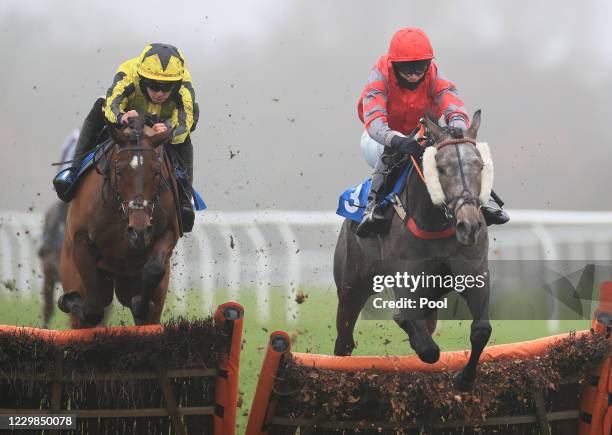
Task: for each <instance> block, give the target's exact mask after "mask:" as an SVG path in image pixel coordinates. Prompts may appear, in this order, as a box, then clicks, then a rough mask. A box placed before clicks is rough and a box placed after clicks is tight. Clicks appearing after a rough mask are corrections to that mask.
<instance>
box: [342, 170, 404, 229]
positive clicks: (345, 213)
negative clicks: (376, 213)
mask: <svg viewBox="0 0 612 435" xmlns="http://www.w3.org/2000/svg"><path fill="white" fill-rule="evenodd" d="M411 169H412V160H408V161H407V162H406V164H405V165H404V167H403V168H402V171H401V173H400V176H399V178H398V179H397V181H396V182H395V184H394V185H393V189H392V190H391V192H389V193H388V194H387V195H386V196H385V197H384V198H383V199H382V200H381V201H380V202H379V203H378V205H379V207H382V208H383V209H384V208H387V207H389V206H390V205H391V204H392V203H393V201H394V200H393V197H394V196H395V195H396V194H399V192H400V191H401V189H402V186H403V185H404V183H405V181H406V177H408V174H409V173H410V170H411ZM371 184H372V180H371V179H370V178H368V179H367V180H365V181H364V182H363V183H360V184H358V185H357V186H355V187H351V188H349V189H347V190H345V191H344V192H343V193H342V194H341V195H340V199H339V200H338V209H337V210H336V214H338V215H340V216H342V217H344V218H348V219H350V220H353V221H355V222H361V219H362V218H363V213H364V212H365V207H366V204H367V203H368V192H369V191H370V185H371Z"/></svg>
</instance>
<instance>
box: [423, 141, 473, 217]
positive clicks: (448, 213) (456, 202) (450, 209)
mask: <svg viewBox="0 0 612 435" xmlns="http://www.w3.org/2000/svg"><path fill="white" fill-rule="evenodd" d="M463 143H470V144H472V145H474V146H476V141H475V140H474V139H472V138H469V137H463V138H448V139H444V140H443V141H442V142H439V143H437V144H434V145H433V146H434V147H436V149H437V150H438V151H439V150H441V149H442V148H444V147H446V146H449V145H454V146H455V150H456V151H457V160H458V161H459V174H460V175H461V187H462V190H461V193H460V194H459V195H456V196H454V197H452V198H450V199H447V200H446V201H444V202H443V203H442V204H440V207H441V208H442V211H443V212H444V216H445V217H446V219H447V220H449V221H451V222H454V221H455V220H456V214H457V212H458V211H459V210H461V208H462V207H463V206H464V205H474V206H475V207H477V208H479V207H481V205H482V203H481V201H480V198H478V197H477V196H474V195H473V194H472V192H470V190H469V189H468V182H467V179H466V177H465V172H464V171H463V161H462V159H461V151H460V148H459V145H460V144H463Z"/></svg>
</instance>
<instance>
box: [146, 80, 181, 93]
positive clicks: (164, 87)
mask: <svg viewBox="0 0 612 435" xmlns="http://www.w3.org/2000/svg"><path fill="white" fill-rule="evenodd" d="M176 85H177V82H158V81H156V80H147V81H145V86H146V87H147V88H149V89H151V90H152V91H155V92H159V91H162V92H168V91H171V90H172V89H173V88H174V87H175V86H176Z"/></svg>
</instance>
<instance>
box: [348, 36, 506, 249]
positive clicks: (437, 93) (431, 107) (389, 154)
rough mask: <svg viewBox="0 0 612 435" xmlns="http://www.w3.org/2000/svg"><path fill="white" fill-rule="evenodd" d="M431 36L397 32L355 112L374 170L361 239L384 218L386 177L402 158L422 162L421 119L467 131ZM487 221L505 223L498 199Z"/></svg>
mask: <svg viewBox="0 0 612 435" xmlns="http://www.w3.org/2000/svg"><path fill="white" fill-rule="evenodd" d="M433 58H434V53H433V48H432V46H431V43H430V42H429V38H428V37H427V35H426V34H425V33H424V32H423V31H422V30H420V29H416V28H410V27H408V28H405V29H401V30H398V31H397V32H395V34H394V35H393V38H392V39H391V44H390V46H389V52H388V53H387V54H385V55H383V56H381V57H380V59H378V62H376V64H375V65H374V67H373V68H372V70H371V71H370V77H369V78H368V83H367V84H366V86H365V88H364V89H363V92H362V93H361V97H360V98H359V103H358V106H357V110H358V113H359V119H361V121H362V122H363V123H364V125H365V128H366V132H367V134H366V133H365V132H364V136H363V137H362V148H363V149H364V154H365V156H366V159H367V160H368V161H369V163H370V165H371V166H374V172H373V173H372V185H371V188H370V192H369V194H368V204H367V206H366V211H365V213H364V216H363V219H362V221H361V223H360V224H359V226H358V227H357V235H359V236H362V237H363V236H367V235H368V234H369V233H370V230H371V228H372V227H373V226H374V225H375V224H376V223H377V222H379V221H381V220H383V219H384V216H383V215H382V213H381V212H380V210H379V209H378V208H377V207H376V205H377V203H378V202H379V201H380V200H381V199H382V197H383V196H384V192H383V189H384V185H385V177H386V175H387V174H389V172H390V168H391V167H392V166H393V165H394V164H396V163H397V162H398V161H399V160H400V159H401V157H402V156H403V155H405V154H408V155H412V156H414V157H415V158H420V157H421V155H422V154H423V148H422V147H421V146H420V145H419V144H418V142H417V138H418V124H419V119H421V118H422V117H423V116H425V115H430V116H432V117H435V119H440V118H443V119H444V121H445V122H446V124H447V125H448V126H449V127H455V128H459V129H462V130H466V129H467V127H468V125H469V122H470V120H469V117H468V115H467V113H466V112H465V108H464V107H463V101H461V99H460V98H459V94H458V92H457V89H456V87H455V85H454V84H453V83H452V82H451V81H449V80H447V79H446V78H445V77H444V76H443V75H442V73H441V71H440V69H439V68H438V66H437V65H436V63H435V62H434V60H433ZM482 211H483V214H484V216H485V219H486V220H487V223H489V224H491V223H494V224H503V223H506V222H507V221H508V220H509V217H508V215H507V214H506V213H505V211H504V210H502V209H501V206H500V205H498V204H497V203H496V202H495V201H493V200H491V199H490V200H489V202H488V203H487V204H484V205H483V207H482Z"/></svg>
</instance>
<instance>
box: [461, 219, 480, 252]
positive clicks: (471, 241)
mask: <svg viewBox="0 0 612 435" xmlns="http://www.w3.org/2000/svg"><path fill="white" fill-rule="evenodd" d="M482 227H483V224H482V222H481V221H480V219H476V220H472V219H470V220H458V221H457V227H456V229H457V240H458V241H459V243H461V244H462V245H465V246H473V245H475V244H476V242H477V241H478V235H479V234H480V230H481V229H482Z"/></svg>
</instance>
